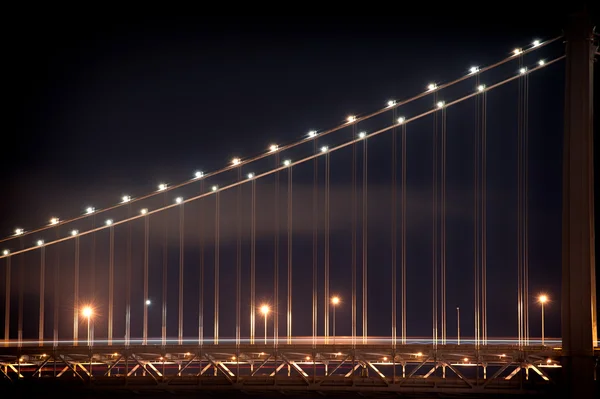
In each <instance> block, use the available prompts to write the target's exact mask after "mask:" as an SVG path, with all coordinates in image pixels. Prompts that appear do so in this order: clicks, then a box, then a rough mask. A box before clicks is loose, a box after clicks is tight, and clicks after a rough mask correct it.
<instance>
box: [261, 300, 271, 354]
mask: <svg viewBox="0 0 600 399" xmlns="http://www.w3.org/2000/svg"><path fill="white" fill-rule="evenodd" d="M270 310H271V309H270V308H269V306H268V305H262V306H261V307H260V312H261V313H262V314H263V316H264V317H265V345H266V344H267V316H268V314H269V311H270Z"/></svg>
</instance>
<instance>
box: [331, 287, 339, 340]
mask: <svg viewBox="0 0 600 399" xmlns="http://www.w3.org/2000/svg"><path fill="white" fill-rule="evenodd" d="M339 303H340V298H339V297H337V296H334V297H333V298H331V304H332V305H333V344H334V345H335V308H336V307H337V305H338V304H339Z"/></svg>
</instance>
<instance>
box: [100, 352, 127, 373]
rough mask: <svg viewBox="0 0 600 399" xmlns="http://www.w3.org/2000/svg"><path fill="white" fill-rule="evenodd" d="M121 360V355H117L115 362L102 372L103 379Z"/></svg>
mask: <svg viewBox="0 0 600 399" xmlns="http://www.w3.org/2000/svg"><path fill="white" fill-rule="evenodd" d="M121 359H123V355H119V357H118V358H117V360H115V361H114V362H113V364H111V365H110V366H108V368H107V369H106V371H105V372H104V377H106V376H107V375H108V373H110V371H111V370H112V369H113V367H115V366H116V365H117V364H119V362H120V361H121Z"/></svg>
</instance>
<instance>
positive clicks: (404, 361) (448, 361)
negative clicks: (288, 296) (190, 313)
mask: <svg viewBox="0 0 600 399" xmlns="http://www.w3.org/2000/svg"><path fill="white" fill-rule="evenodd" d="M560 356H561V350H560V348H552V347H544V346H524V347H519V346H516V345H485V346H480V347H476V346H475V345H469V344H468V345H455V344H453V345H437V346H434V345H432V344H408V345H397V346H396V347H393V346H391V345H355V346H352V345H332V344H329V345H315V346H313V345H311V344H294V345H286V344H282V345H278V347H277V348H274V347H273V346H272V345H260V344H254V345H240V346H237V347H236V345H229V344H227V345H226V344H223V345H203V346H198V345H166V346H161V345H131V346H128V347H125V346H124V345H101V346H98V345H96V346H92V347H88V346H59V347H55V348H52V347H47V346H41V347H23V348H16V347H3V348H0V370H1V374H2V376H3V379H4V381H5V383H7V384H9V385H10V386H12V387H13V388H15V387H17V388H18V387H19V386H24V385H26V386H27V387H29V388H32V387H36V386H37V387H43V386H46V385H45V384H67V385H68V386H70V387H78V388H79V389H85V390H90V389H92V390H99V391H106V390H110V391H113V390H117V391H122V390H133V391H136V392H145V391H148V392H155V391H168V392H190V391H197V390H202V391H215V392H216V391H229V392H234V391H235V392H262V393H269V392H271V393H281V392H287V393H292V392H297V393H300V392H303V393H307V392H313V393H327V392H338V391H343V392H357V393H361V394H365V393H373V394H375V393H385V392H387V393H394V392H395V393H403V392H411V393H422V394H429V395H434V394H438V393H440V394H441V393H442V392H443V393H448V392H454V393H456V394H461V395H463V396H464V395H467V396H468V395H473V396H474V397H475V396H477V395H481V394H482V393H498V394H502V395H507V394H526V393H534V392H535V393H544V392H546V391H547V389H550V388H551V386H552V382H553V380H555V379H557V378H559V375H560V373H558V371H559V370H560V368H561V366H560ZM20 381H27V384H22V383H20ZM32 389H33V388H32Z"/></svg>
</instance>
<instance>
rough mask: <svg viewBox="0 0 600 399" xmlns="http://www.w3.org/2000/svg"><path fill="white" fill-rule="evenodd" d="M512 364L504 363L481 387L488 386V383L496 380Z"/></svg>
mask: <svg viewBox="0 0 600 399" xmlns="http://www.w3.org/2000/svg"><path fill="white" fill-rule="evenodd" d="M512 364H513V362H508V363H506V364H505V365H504V366H502V367H500V368H499V369H498V371H496V372H495V373H494V375H493V376H492V378H490V379H488V380H487V381H486V382H485V383H484V384H483V387H484V388H485V387H486V385H487V384H489V383H490V382H492V381H494V380H495V379H496V378H498V377H499V376H500V374H502V373H504V371H505V370H506V369H507V368H509V367H510V366H511V365H512Z"/></svg>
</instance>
